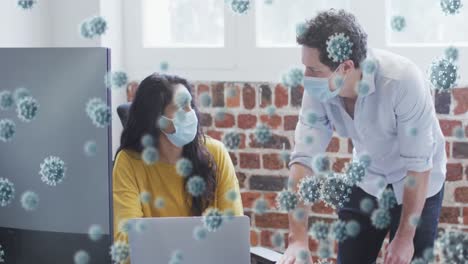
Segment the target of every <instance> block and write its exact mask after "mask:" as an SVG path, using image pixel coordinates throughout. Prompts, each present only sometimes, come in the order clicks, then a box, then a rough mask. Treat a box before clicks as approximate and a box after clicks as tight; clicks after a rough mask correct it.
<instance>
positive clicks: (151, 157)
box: [141, 146, 159, 165]
mask: <svg viewBox="0 0 468 264" xmlns="http://www.w3.org/2000/svg"><path fill="white" fill-rule="evenodd" d="M141 159H142V160H143V162H144V163H145V164H146V165H153V164H154V163H155V162H156V161H158V160H159V151H158V150H157V149H156V148H155V147H152V146H148V147H145V148H144V149H143V151H142V152H141Z"/></svg>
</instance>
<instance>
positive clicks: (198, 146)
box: [116, 73, 216, 216]
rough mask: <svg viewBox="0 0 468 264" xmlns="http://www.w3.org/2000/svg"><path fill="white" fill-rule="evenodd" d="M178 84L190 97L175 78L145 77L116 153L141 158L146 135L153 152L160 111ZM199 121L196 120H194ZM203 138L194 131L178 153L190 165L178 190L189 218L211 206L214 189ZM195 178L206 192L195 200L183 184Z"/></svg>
mask: <svg viewBox="0 0 468 264" xmlns="http://www.w3.org/2000/svg"><path fill="white" fill-rule="evenodd" d="M176 84H182V85H183V86H185V88H187V90H188V91H189V92H190V94H191V95H192V98H194V96H193V88H192V86H191V85H190V84H189V83H188V82H187V80H185V79H183V78H180V77H178V76H171V75H162V74H158V73H154V74H151V75H150V76H148V77H146V78H145V79H144V80H143V81H142V82H141V83H140V85H139V87H138V89H137V92H136V94H135V98H134V100H133V102H132V105H131V106H130V109H129V114H128V118H127V122H126V125H125V128H124V129H123V132H122V135H121V137H120V147H119V149H118V150H117V152H116V156H117V153H119V151H121V150H123V149H128V150H133V151H136V152H138V153H140V154H141V152H142V151H143V146H142V144H141V138H142V136H143V135H145V134H149V135H151V136H152V137H153V139H154V145H155V147H156V148H158V146H159V135H160V134H161V130H160V129H159V127H158V126H157V125H156V124H157V120H159V118H160V117H161V115H163V114H164V109H165V108H166V106H167V105H169V104H170V103H171V102H172V98H173V96H174V85H176ZM191 107H192V109H193V110H194V111H195V113H196V115H197V117H199V112H198V108H197V106H196V104H195V102H194V100H192V102H191ZM198 119H199V120H200V118H198ZM205 141H206V137H205V135H204V133H203V131H202V129H201V127H200V123H199V124H198V128H197V135H196V136H195V139H194V140H193V141H192V142H191V143H189V144H187V145H185V146H184V147H183V150H182V157H184V158H186V159H189V160H190V161H191V162H192V165H193V170H192V174H191V175H189V176H188V177H185V182H184V186H183V189H182V190H181V191H182V192H183V193H184V194H185V195H186V197H187V200H186V201H187V202H189V201H190V199H191V201H192V206H191V211H192V212H191V213H192V215H193V216H200V215H201V214H202V213H203V211H204V210H205V209H206V208H207V207H208V206H210V205H211V204H212V202H213V201H214V197H215V189H216V163H215V162H214V160H213V157H212V155H211V154H210V153H209V152H208V150H207V149H206V147H205V145H204V142H205ZM195 175H198V176H200V177H202V178H203V179H204V180H205V182H206V190H205V192H204V193H203V195H201V196H199V197H192V196H191V195H189V194H188V193H187V192H186V190H185V184H186V183H187V181H188V180H189V179H190V178H191V177H193V176H195Z"/></svg>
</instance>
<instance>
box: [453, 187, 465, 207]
mask: <svg viewBox="0 0 468 264" xmlns="http://www.w3.org/2000/svg"><path fill="white" fill-rule="evenodd" d="M453 195H454V197H455V201H456V202H459V203H468V187H466V186H465V187H458V188H456V189H455V192H454V193H453Z"/></svg>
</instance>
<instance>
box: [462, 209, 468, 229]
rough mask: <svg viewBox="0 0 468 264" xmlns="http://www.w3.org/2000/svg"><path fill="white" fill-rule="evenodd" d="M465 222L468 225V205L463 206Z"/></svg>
mask: <svg viewBox="0 0 468 264" xmlns="http://www.w3.org/2000/svg"><path fill="white" fill-rule="evenodd" d="M463 224H464V225H468V207H463Z"/></svg>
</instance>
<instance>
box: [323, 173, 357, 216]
mask: <svg viewBox="0 0 468 264" xmlns="http://www.w3.org/2000/svg"><path fill="white" fill-rule="evenodd" d="M350 195H351V185H350V183H349V181H348V180H347V179H346V176H345V175H343V174H339V173H334V172H332V173H329V175H328V176H327V177H325V179H324V181H323V185H322V199H323V201H324V202H325V203H326V204H327V205H329V206H331V207H334V208H341V207H343V206H344V204H345V203H346V202H348V201H349V197H350Z"/></svg>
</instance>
